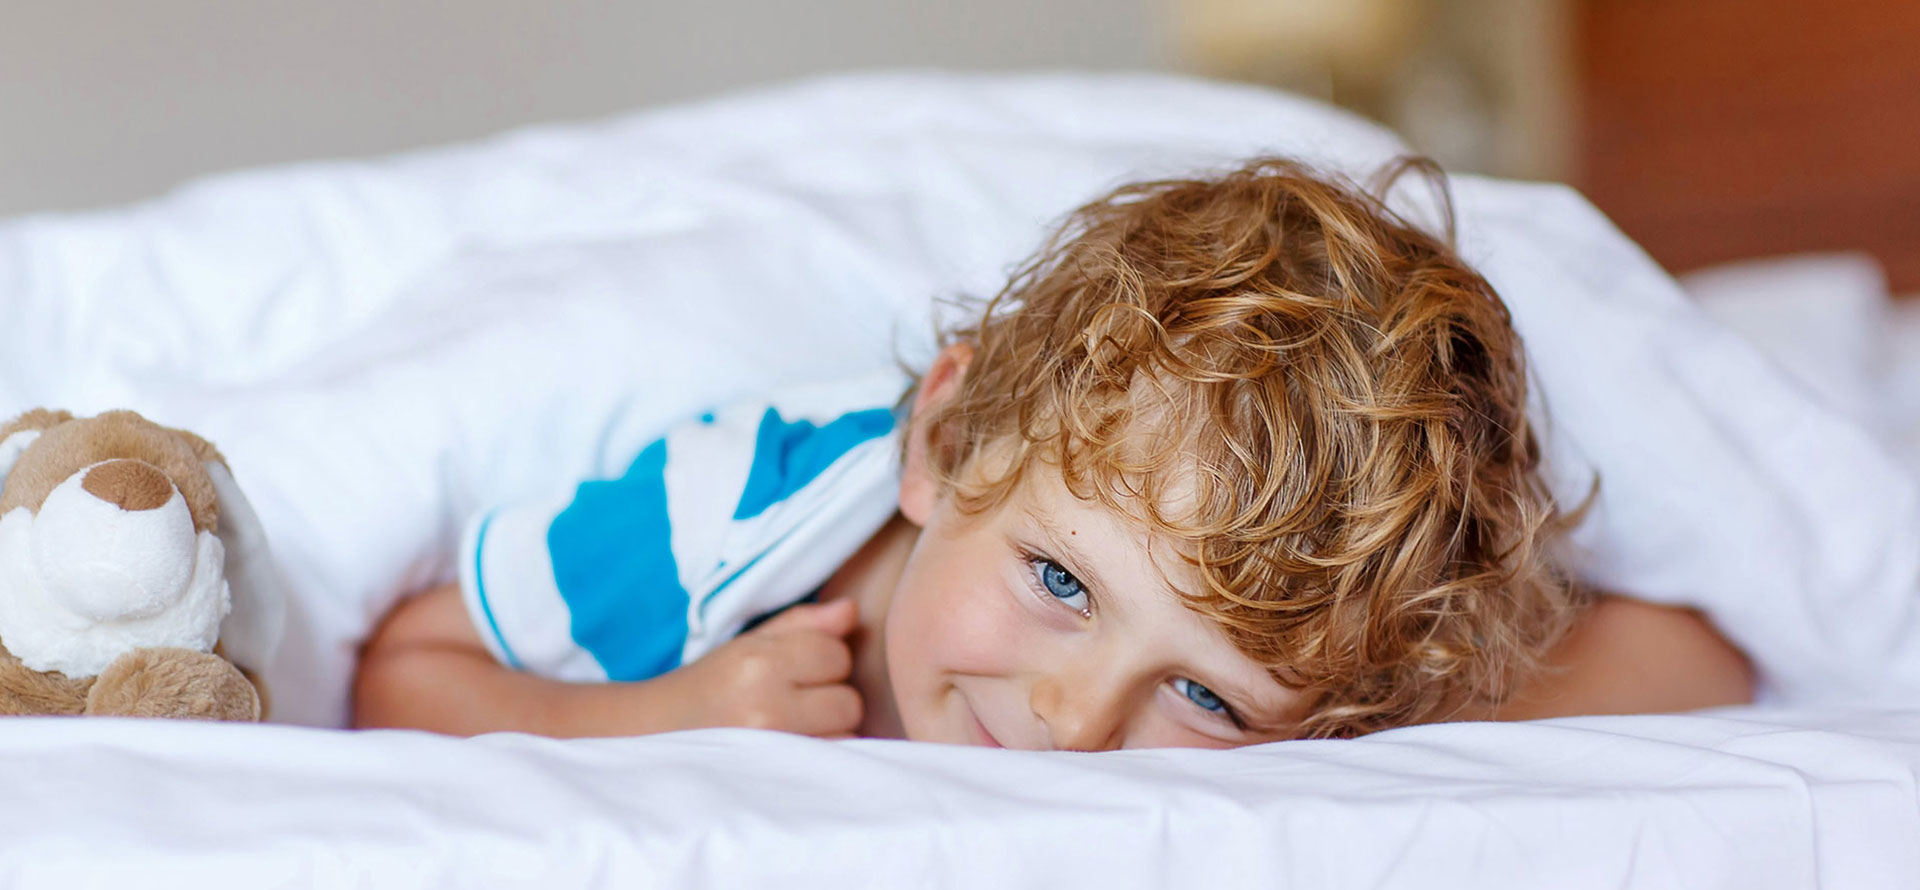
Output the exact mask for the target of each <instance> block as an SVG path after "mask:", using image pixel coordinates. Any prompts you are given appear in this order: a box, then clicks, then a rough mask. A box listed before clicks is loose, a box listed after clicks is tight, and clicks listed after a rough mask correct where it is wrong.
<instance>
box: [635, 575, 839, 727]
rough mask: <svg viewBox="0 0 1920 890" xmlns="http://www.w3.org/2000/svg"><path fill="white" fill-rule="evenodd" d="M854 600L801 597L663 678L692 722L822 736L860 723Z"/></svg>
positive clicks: (702, 724) (690, 724) (689, 721)
mask: <svg viewBox="0 0 1920 890" xmlns="http://www.w3.org/2000/svg"><path fill="white" fill-rule="evenodd" d="M858 619H859V614H858V613H857V612H856V611H855V607H854V603H853V601H852V600H836V601H834V602H831V603H824V604H820V605H815V604H811V603H802V604H800V605H797V606H793V607H792V608H789V609H787V610H786V611H784V612H781V613H780V614H779V615H776V616H774V617H773V618H772V619H771V620H769V621H767V623H765V624H762V625H760V626H759V627H756V628H754V629H753V630H751V631H749V632H747V633H744V634H741V635H740V636H737V637H735V638H733V639H732V640H729V641H727V642H726V643H725V644H724V645H722V646H720V648H718V649H715V650H713V651H712V652H709V653H707V654H706V656H704V657H702V658H701V659H700V660H698V661H695V662H694V663H692V664H690V665H687V666H686V667H684V668H681V669H680V670H678V671H674V672H673V673H670V674H667V675H666V676H663V677H661V678H660V680H661V681H667V682H670V683H672V684H673V686H674V687H676V688H675V690H674V691H675V692H676V693H677V697H678V698H679V699H680V701H681V703H682V704H683V706H684V707H685V708H686V710H685V712H684V713H685V714H686V723H687V725H688V726H689V727H702V726H744V727H750V728H753V729H777V730H781V731H784V732H797V733H801V734H804V735H812V736H822V737H846V736H850V735H852V734H853V733H854V731H855V730H857V729H858V728H859V726H860V718H861V716H862V703H861V701H860V693H858V692H856V691H855V690H854V688H853V687H852V686H851V685H849V684H848V683H847V677H848V675H849V674H850V673H851V672H852V670H853V652H852V650H851V649H849V648H848V647H847V640H846V637H847V634H849V633H852V632H853V629H854V627H855V625H856V624H857V622H858Z"/></svg>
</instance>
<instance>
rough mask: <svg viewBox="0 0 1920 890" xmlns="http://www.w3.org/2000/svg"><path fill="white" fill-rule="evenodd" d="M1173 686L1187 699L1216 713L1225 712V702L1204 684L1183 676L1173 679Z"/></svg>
mask: <svg viewBox="0 0 1920 890" xmlns="http://www.w3.org/2000/svg"><path fill="white" fill-rule="evenodd" d="M1173 687H1174V688H1175V689H1178V690H1179V691H1180V694H1181V695H1184V696H1186V697H1187V701H1190V702H1193V703H1194V704H1196V705H1199V706H1200V707H1202V708H1205V709H1206V710H1209V711H1212V712H1214V713H1216V714H1224V713H1226V710H1227V703H1226V702H1224V701H1221V700H1220V696H1217V695H1214V694H1213V690H1211V689H1208V688H1207V687H1205V686H1202V685H1200V684H1198V683H1195V682H1193V681H1192V680H1187V679H1184V678H1183V679H1179V680H1175V681H1173Z"/></svg>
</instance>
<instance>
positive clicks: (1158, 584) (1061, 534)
mask: <svg viewBox="0 0 1920 890" xmlns="http://www.w3.org/2000/svg"><path fill="white" fill-rule="evenodd" d="M949 358H950V356H949V355H947V354H943V355H942V360H943V361H945V360H948V359H949ZM957 358H958V359H959V364H960V368H961V369H964V361H965V356H964V353H962V354H960V355H958V356H957ZM953 370H954V369H952V368H942V367H941V366H940V365H938V364H936V367H935V368H934V369H933V371H931V372H930V373H929V374H928V377H927V379H926V381H924V382H923V386H925V387H926V390H924V391H923V392H922V405H920V406H918V407H917V409H916V413H920V412H919V409H920V408H924V407H925V403H927V402H930V401H932V400H933V399H937V398H939V397H941V395H942V387H943V386H945V385H950V384H946V383H944V379H945V378H943V377H941V376H940V375H941V373H942V372H943V371H953ZM954 377H956V378H957V372H956V373H954ZM921 416H924V414H922V415H921ZM915 431H916V432H918V427H916V428H915ZM919 447H920V446H919V445H918V443H915V444H914V445H912V446H910V448H909V454H908V460H907V465H906V467H905V468H904V473H903V479H902V485H901V512H902V513H903V514H904V515H905V516H906V517H907V518H908V519H909V520H911V521H912V522H914V523H915V524H916V525H918V526H920V529H921V531H920V534H919V536H918V538H917V540H916V542H915V544H914V547H913V550H912V553H911V554H910V555H909V557H908V558H907V562H906V565H905V568H904V569H903V571H902V572H901V575H900V579H899V583H898V586H897V587H896V588H895V590H894V591H893V593H892V596H891V599H890V602H889V604H888V607H887V615H886V623H885V632H884V634H883V639H884V641H885V648H886V662H887V672H888V676H889V679H890V682H891V686H892V692H893V699H894V704H895V707H896V708H897V709H898V713H899V718H900V721H901V724H902V726H903V727H904V728H905V731H906V735H907V737H908V738H911V739H916V740H923V741H943V742H953V743H960V744H974V745H994V746H1001V747H1007V748H1025V749H1076V750H1106V749H1112V748H1123V747H1124V748H1133V747H1169V746H1180V747H1213V748H1225V747H1232V746H1236V745H1245V744H1252V743H1255V742H1263V741H1272V740H1275V739H1280V738H1285V737H1287V730H1286V728H1285V727H1286V726H1287V724H1288V723H1289V721H1290V720H1291V719H1294V718H1297V717H1298V714H1297V711H1298V709H1299V706H1300V704H1301V699H1300V696H1299V694H1298V693H1297V692H1295V691H1293V690H1290V689H1288V688H1287V687H1285V686H1282V685H1281V684H1280V683H1279V682H1277V681H1276V680H1274V679H1273V677H1272V676H1271V675H1270V674H1269V673H1268V672H1267V671H1266V670H1265V669H1264V668H1262V667H1261V666H1260V665H1259V664H1258V663H1256V662H1255V661H1253V660H1252V659H1250V658H1248V657H1247V656H1246V655H1244V654H1243V653H1241V652H1240V651H1239V650H1238V649H1237V648H1236V647H1234V645H1233V644H1232V643H1231V642H1230V641H1229V640H1228V639H1227V637H1226V634H1225V633H1224V632H1223V631H1221V629H1220V628H1219V627H1218V626H1217V625H1215V624H1214V623H1213V622H1212V621H1210V620H1208V619H1207V618H1205V617H1204V616H1202V615H1200V614H1198V613H1196V612H1194V611H1192V610H1191V609H1189V608H1188V607H1186V606H1185V605H1183V604H1182V603H1181V601H1180V599H1179V597H1178V594H1177V593H1176V589H1180V590H1195V589H1197V588H1198V584H1199V577H1198V572H1197V571H1196V570H1195V569H1194V568H1193V567H1192V566H1190V565H1188V564H1186V563H1185V562H1184V561H1183V560H1181V559H1180V558H1179V557H1178V556H1177V555H1176V553H1175V552H1174V551H1173V550H1172V549H1171V547H1170V546H1169V545H1168V544H1167V543H1166V542H1165V541H1164V540H1161V541H1156V540H1155V539H1154V538H1153V537H1152V536H1151V534H1150V533H1149V532H1148V531H1147V530H1146V529H1145V528H1144V527H1142V526H1141V525H1140V523H1139V522H1138V521H1137V520H1135V519H1134V518H1133V517H1131V516H1128V515H1126V514H1123V513H1116V512H1113V511H1110V510H1108V509H1106V508H1105V507H1104V506H1103V505H1101V504H1100V503H1099V502H1097V501H1085V500H1081V499H1080V498H1079V497H1077V496H1075V495H1074V494H1073V493H1072V492H1070V491H1069V490H1068V489H1067V487H1066V485H1065V484H1064V482H1063V481H1062V479H1061V478H1060V474H1059V473H1058V472H1057V471H1056V470H1054V469H1052V468H1050V467H1047V466H1044V465H1036V466H1032V467H1030V468H1029V469H1028V472H1027V473H1026V474H1025V476H1024V477H1023V480H1022V482H1021V484H1020V486H1019V489H1018V491H1016V492H1015V493H1014V495H1013V496H1012V497H1011V498H1009V499H1008V501H1007V502H1005V503H1004V504H1002V505H1001V506H1000V507H998V508H996V509H994V510H992V511H989V512H987V513H985V514H980V515H966V514H962V513H960V512H959V511H958V510H957V509H956V508H955V506H954V505H953V503H952V500H951V498H950V497H948V496H946V495H944V494H942V493H939V492H938V491H937V490H935V489H934V487H933V486H932V484H931V479H930V478H928V477H927V476H926V473H925V464H924V460H923V459H922V458H924V453H921V454H916V453H915V452H916V451H918V450H919ZM1170 585H1171V586H1170Z"/></svg>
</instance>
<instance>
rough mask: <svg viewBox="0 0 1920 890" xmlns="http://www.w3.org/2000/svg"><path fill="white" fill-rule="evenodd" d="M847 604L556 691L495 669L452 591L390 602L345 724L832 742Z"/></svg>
mask: <svg viewBox="0 0 1920 890" xmlns="http://www.w3.org/2000/svg"><path fill="white" fill-rule="evenodd" d="M852 605H853V604H852V602H851V601H843V602H836V603H829V604H826V605H818V606H807V605H802V606H795V607H793V608H791V609H788V610H786V611H785V612H783V613H781V614H780V615H778V616H776V617H775V618H774V619H773V620H771V621H768V622H767V623H766V624H764V625H762V626H761V627H759V628H756V629H755V630H754V631H753V632H752V633H748V634H743V635H741V636H739V637H736V638H735V639H733V640H732V641H730V642H728V643H727V644H726V645H724V646H721V647H720V648H718V649H716V650H714V651H713V652H711V653H709V654H708V655H707V657H705V658H702V659H700V660H699V661H697V662H695V663H693V664H691V665H686V666H684V667H682V668H680V669H678V670H675V671H672V672H670V673H667V674H664V675H662V676H660V677H656V678H654V679H652V680H647V681H643V682H638V683H564V682H559V681H555V680H549V679H545V678H543V677H538V676H535V675H532V674H526V673H521V672H519V671H515V670H513V669H511V668H508V667H507V666H505V665H502V664H500V663H499V662H497V661H495V660H494V658H493V655H492V654H491V653H489V652H488V651H487V649H486V646H485V644H484V643H482V642H481V640H480V636H479V633H478V632H477V631H475V630H474V627H473V623H472V622H471V621H469V620H468V618H467V613H466V606H465V604H463V603H462V602H461V600H460V588H459V586H458V585H447V586H444V587H438V588H434V589H433V590H430V591H428V592H426V593H423V594H420V595H418V596H415V597H412V598H410V599H407V600H404V601H402V602H401V603H400V604H399V605H398V606H396V607H395V608H394V610H393V612H392V613H390V614H389V615H388V616H387V617H386V619H385V620H384V621H383V622H382V623H381V625H380V627H379V629H378V630H376V631H375V632H374V635H373V638H372V639H370V640H368V641H367V644H366V647H365V648H364V649H363V650H362V652H361V656H360V668H359V674H358V675H357V676H356V677H355V678H354V688H353V706H354V707H353V711H354V713H353V721H354V725H355V726H358V727H363V728H371V727H411V728H416V729H428V730H433V731H435V732H444V733H451V734H454V735H477V734H479V733H483V732H500V731H513V732H530V733H536V734H540V735H549V736H561V737H571V736H608V735H643V734H647V733H655V732H669V731H672V730H678V729H697V728H700V727H707V726H750V727H756V728H763V729H781V730H787V731H790V732H801V733H807V734H810V735H827V736H831V735H844V734H847V733H851V732H852V731H853V730H854V728H855V727H857V726H858V725H859V722H860V716H861V708H860V697H859V695H858V693H856V692H854V690H853V688H852V687H851V686H848V685H847V684H846V679H847V674H848V672H849V670H850V668H851V664H852V659H851V655H850V653H849V652H848V650H847V645H846V642H845V640H844V639H843V638H844V636H845V635H846V634H847V633H848V632H849V631H851V630H852V628H853V625H854V622H855V615H854V612H853V608H852Z"/></svg>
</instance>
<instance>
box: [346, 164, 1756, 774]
mask: <svg viewBox="0 0 1920 890" xmlns="http://www.w3.org/2000/svg"><path fill="white" fill-rule="evenodd" d="M947 341H948V342H947V345H946V346H945V348H944V349H942V351H941V352H940V353H939V355H938V357H937V358H936V359H935V360H934V362H933V364H932V366H931V367H930V368H929V369H928V370H927V372H926V373H925V375H924V376H923V377H921V378H920V379H919V381H918V382H917V383H916V384H915V385H914V387H913V388H912V390H911V392H910V395H909V398H908V399H906V400H902V402H901V404H902V405H903V406H905V407H907V408H908V409H909V410H906V411H904V412H901V411H897V410H895V409H894V408H893V407H892V406H893V404H894V401H895V397H896V396H897V393H898V389H899V386H900V383H899V382H898V381H897V380H891V379H889V380H880V381H864V382H853V383H847V384H836V385H823V386H816V387H808V388H801V389H798V390H796V391H795V392H792V393H787V394H783V395H782V396H781V397H780V398H777V399H775V400H773V401H772V402H761V403H755V404H751V405H745V406H737V407H735V408H732V409H728V410H724V411H721V412H718V413H709V414H706V415H703V416H701V417H700V418H698V419H697V420H692V421H689V422H688V423H687V424H685V425H684V426H682V427H679V428H676V429H674V430H672V431H670V432H669V433H668V434H667V435H666V436H665V437H664V438H662V439H661V440H660V441H658V442H655V443H654V444H653V445H651V446H649V447H648V448H647V449H645V450H644V451H642V452H641V453H640V454H639V456H638V457H637V458H636V459H635V460H634V462H633V465H632V467H631V468H630V469H629V470H628V472H627V473H626V475H625V476H623V477H622V478H620V479H616V480H601V481H590V482H587V483H584V484H582V485H580V486H578V488H577V489H570V490H569V491H568V492H566V493H565V494H564V495H563V496H559V497H556V498H553V499H550V500H548V501H535V502H529V503H526V504H520V505H514V506H511V507H507V508H503V509H500V510H495V511H492V512H490V513H488V514H485V515H483V516H481V517H478V518H477V519H476V520H475V521H474V522H473V523H472V524H471V526H470V528H469V531H468V533H467V535H466V545H465V547H463V551H462V557H461V563H462V570H461V572H462V578H461V582H460V583H458V584H455V585H448V586H446V587H442V588H439V589H436V590H433V591H430V592H428V593H425V594H423V595H420V596H417V597H414V598H412V599H410V600H407V601H405V602H403V603H402V604H401V605H400V606H399V607H397V608H396V609H395V610H394V612H393V613H392V614H391V615H390V616H389V617H388V618H387V619H386V621H385V622H384V624H383V625H382V626H381V627H380V629H379V630H378V631H377V633H376V634H375V635H374V637H373V639H372V640H371V641H370V642H369V643H368V644H367V647H366V650H365V653H364V656H363V658H362V661H361V668H360V675H359V677H358V680H357V681H356V686H355V711H356V721H357V722H358V723H359V724H360V725H362V726H415V727H423V728H428V729H434V730H438V731H443V732H451V733H463V734H465V733H480V732H488V731H494V730H518V731H527V732H536V733H544V734H549V735H558V736H579V735H616V734H637V733H650V732H663V731H669V730H675V729H687V728H695V727H705V726H754V727H765V728H773V729H782V730H789V731H793V732H801V733H809V734H813V735H819V736H826V737H842V736H850V735H863V736H880V737H905V738H910V739H922V740H931V741H946V742H956V743H963V744H979V745H996V746H1005V747H1010V748H1032V749H1076V750H1104V749H1111V748H1119V747H1140V746H1205V747H1228V746H1234V745H1243V744H1250V743H1254V742H1262V741H1269V740H1276V739H1284V738H1296V737H1339V736H1352V735H1358V734H1361V733H1366V732H1370V731H1374V730H1378V729H1383V728H1387V727H1392V726H1399V725H1404V724H1409V723H1417V722H1424V721H1435V720H1445V719H1474V718H1501V719H1523V718H1534V717H1545V716H1554V715H1564V714H1581V713H1614V712H1629V711H1643V710H1644V711H1654V710H1680V709H1690V708H1698V707H1705V706H1710V705H1720V704H1732V703H1738V702H1745V701H1747V700H1748V699H1749V696H1750V690H1751V682H1752V678H1751V674H1750V671H1749V668H1748V666H1747V665H1746V663H1745V660H1744V659H1743V657H1742V656H1741V655H1740V653H1739V652H1738V651H1737V650H1735V649H1733V647H1731V646H1730V645H1728V644H1727V643H1726V642H1725V641H1724V640H1723V639H1721V638H1720V637H1719V636H1718V635H1717V634H1716V633H1715V632H1714V631H1713V630H1712V628H1710V627H1709V626H1708V625H1707V624H1706V623H1705V622H1704V621H1703V620H1701V619H1700V618H1699V617H1698V616H1697V615H1695V614H1694V613H1691V612H1687V611H1682V610H1677V609H1670V608H1664V607H1656V606H1651V605H1645V604H1641V603H1637V602H1634V601H1631V600H1625V599H1619V598H1615V597H1611V596H1600V597H1594V596H1591V595H1587V594H1583V593H1581V592H1579V591H1577V590H1576V589H1575V588H1573V587H1572V586H1570V585H1569V584H1568V583H1567V581H1566V580H1565V577H1564V575H1563V574H1561V573H1560V572H1559V571H1558V570H1557V568H1556V567H1554V566H1552V565H1550V564H1549V562H1548V559H1547V557H1546V552H1547V551H1548V549H1549V545H1550V544H1551V543H1552V541H1553V539H1554V538H1555V536H1557V535H1558V534H1559V533H1560V532H1561V530H1562V529H1563V527H1564V526H1566V525H1567V524H1568V522H1569V521H1570V520H1568V519H1567V517H1566V514H1565V513H1563V512H1562V511H1560V510H1559V509H1557V507H1556V505H1555V504H1554V503H1553V502H1552V500H1551V498H1550V496H1549V495H1548V493H1547V490H1546V488H1545V486H1544V485H1543V483H1542V481H1541V479H1540V477H1539V475H1538V460H1539V458H1538V448H1537V445H1536V442H1535V439H1534V436H1533V433H1532V431H1531V429H1530V428H1529V426H1528V423H1527V419H1526V416H1525V414H1524V406H1525V404H1526V389H1525V373H1524V370H1523V357H1522V351H1521V345H1520V342H1519V339H1518V337H1517V336H1516V334H1515V333H1514V331H1513V330H1512V328H1511V326H1510V324H1509V321H1508V317H1507V313H1506V310H1505V308H1504V307H1503V306H1502V304H1501V303H1500V301H1499V300H1498V298H1497V297H1496V296H1495V295H1494V294H1493V292H1492V290H1491V289H1490V288H1489V286H1488V285H1487V283H1486V282H1485V281H1484V280H1482V279H1481V278H1480V277H1479V276H1478V275H1477V274H1475V273H1474V272H1473V271H1472V270H1470V269H1468V268H1467V267H1466V266H1465V265H1463V264H1462V263H1461V261H1460V260H1459V259H1458V258H1457V257H1455V256H1454V255H1453V253H1452V251H1451V250H1450V248H1449V247H1448V246H1447V245H1446V244H1444V243H1443V242H1441V241H1440V240H1438V239H1436V238H1434V237H1432V236H1430V235H1427V234H1425V233H1423V232H1421V231H1419V230H1418V229H1416V228H1414V227H1412V226H1410V225H1408V224H1407V223H1405V222H1404V221H1402V220H1401V219H1400V218H1398V217H1397V216H1395V215H1394V214H1393V213H1392V212H1390V211H1388V210H1387V209H1386V208H1385V207H1384V205H1383V204H1382V203H1381V202H1380V201H1379V200H1377V199H1376V198H1374V197H1372V196H1370V195H1368V194H1365V193H1362V192H1360V191H1358V190H1356V189H1354V188H1353V187H1351V186H1349V185H1346V184H1344V183H1339V182H1332V181H1328V180H1326V179H1323V178H1321V177H1320V176H1318V175H1316V174H1315V173H1313V172H1312V171H1310V170H1308V169H1306V168H1303V167H1301V166H1299V165H1297V164H1294V163H1291V162H1288V161H1284V160H1275V159H1263V160H1257V161H1254V162H1252V163H1249V164H1247V165H1246V166H1244V167H1243V168H1241V169H1239V170H1236V171H1233V172H1231V173H1228V174H1226V175H1224V176H1221V177H1218V178H1214V179H1201V180H1174V181H1164V182H1150V183H1143V184H1139V185H1134V186H1129V187H1126V188H1122V189H1120V190H1118V191H1117V192H1115V193H1114V194H1112V195H1110V196H1108V197H1106V198H1104V199H1102V200H1100V201H1096V202H1094V203H1093V204H1090V205H1088V206H1086V207H1084V208H1082V209H1080V210H1079V211H1077V212H1076V213H1075V214H1074V216H1073V217H1072V218H1071V219H1070V220H1069V222H1068V223H1067V225H1066V226H1065V227H1064V229H1063V230H1062V231H1061V232H1060V233H1059V234H1058V235H1057V236H1056V237H1055V238H1054V239H1053V240H1052V241H1051V242H1050V243H1049V244H1048V245H1047V246H1046V247H1045V248H1044V249H1043V250H1042V251H1041V252H1040V253H1039V254H1038V255H1037V256H1036V257H1035V258H1034V259H1033V260H1032V261H1030V263H1029V264H1028V265H1027V266H1026V267H1025V268H1024V269H1022V270H1021V271H1020V272H1019V273H1018V274H1016V275H1015V276H1014V278H1013V280H1012V281H1011V282H1010V283H1009V285H1008V286H1007V287H1006V289H1005V290H1003V291H1002V292H1001V293H1000V295H998V296H997V297H995V298H994V299H993V300H991V301H990V302H989V303H988V304H987V305H986V306H985V308H984V311H983V312H981V314H980V315H979V316H978V317H977V319H976V320H975V321H974V322H973V323H972V324H971V325H969V326H967V327H965V328H963V329H961V330H958V331H953V332H950V333H949V334H948V336H947ZM1576 515H1577V514H1576ZM590 681H612V682H590Z"/></svg>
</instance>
